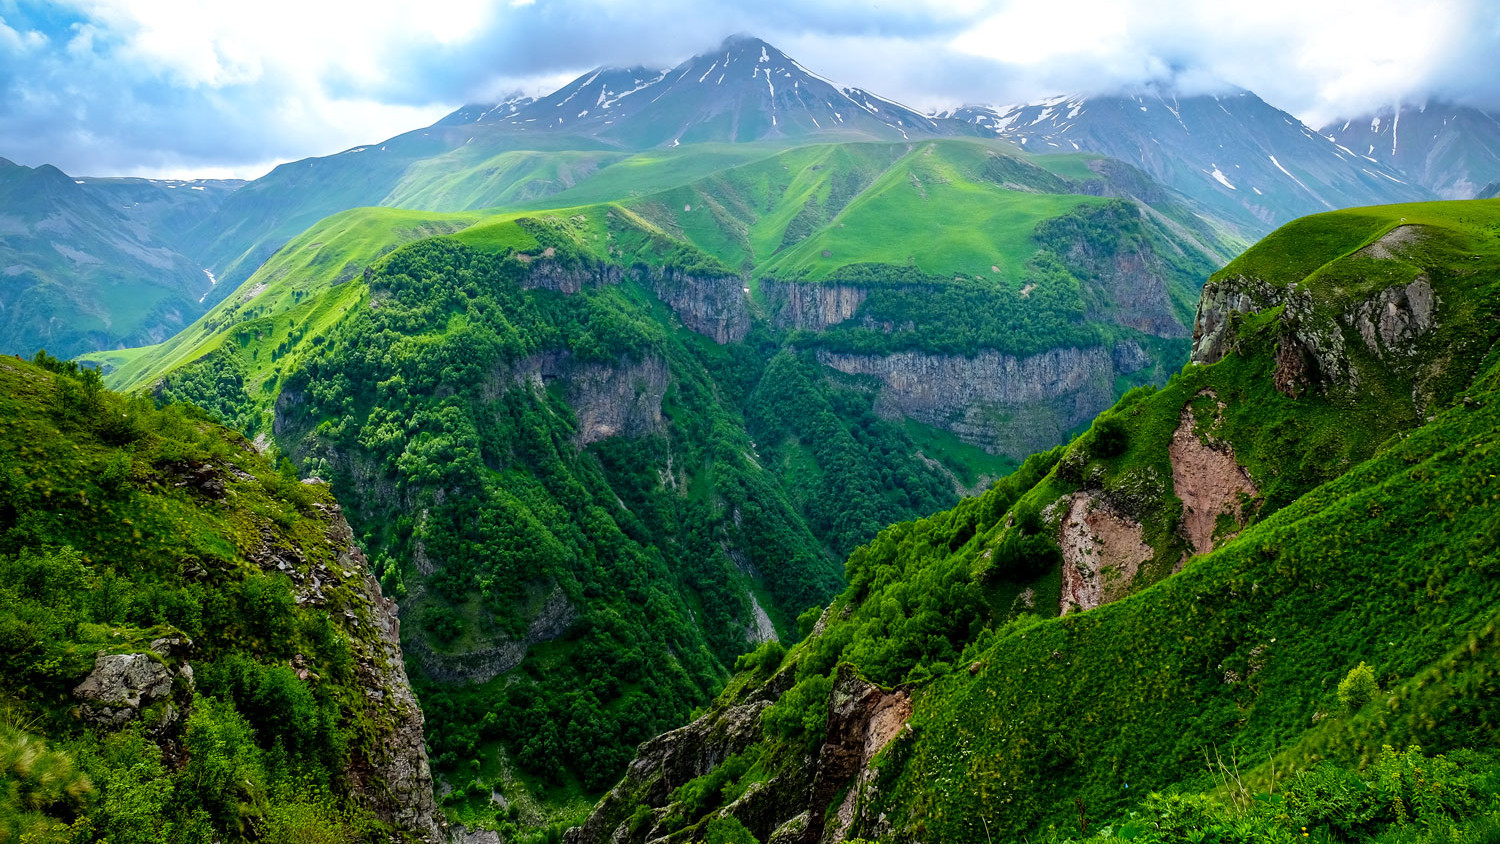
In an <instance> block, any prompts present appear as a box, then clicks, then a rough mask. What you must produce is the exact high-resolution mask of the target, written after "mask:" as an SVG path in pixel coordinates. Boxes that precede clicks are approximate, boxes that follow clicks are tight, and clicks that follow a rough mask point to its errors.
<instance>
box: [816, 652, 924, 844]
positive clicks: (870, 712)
mask: <svg viewBox="0 0 1500 844" xmlns="http://www.w3.org/2000/svg"><path fill="white" fill-rule="evenodd" d="M911 712H912V705H911V695H910V694H909V693H908V692H907V691H906V690H905V689H897V690H896V691H893V692H888V691H886V690H884V689H882V688H880V687H879V686H877V685H875V684H874V683H870V682H868V681H866V680H865V679H864V678H862V677H860V676H859V674H858V673H857V672H856V671H855V670H854V668H853V667H852V666H850V665H848V664H844V665H841V666H839V674H838V679H837V680H836V681H835V682H834V686H833V697H832V699H831V700H830V701H829V707H828V727H827V731H826V736H825V739H824V741H823V746H822V747H821V748H820V749H819V751H818V774H817V777H815V778H814V780H813V787H812V796H811V798H810V802H809V804H808V807H807V808H808V812H807V817H808V824H807V829H806V831H805V832H804V833H803V837H802V840H803V841H807V842H812V841H820V840H828V841H842V840H843V839H844V837H845V835H846V834H847V833H848V831H849V828H850V827H851V826H852V825H853V824H854V822H855V820H856V818H855V811H856V807H857V806H859V805H861V804H862V803H864V802H867V801H868V800H869V799H870V797H871V796H872V795H871V794H870V793H869V790H870V789H871V788H872V787H873V786H872V783H871V780H872V779H873V778H872V777H871V771H870V762H871V760H873V759H874V758H875V756H876V754H878V753H880V751H882V750H884V749H885V748H886V745H888V744H890V743H891V741H892V740H894V739H895V738H896V737H897V736H898V735H900V734H901V732H902V730H904V729H905V727H906V722H907V721H909V720H910V719H911ZM846 786H849V788H848V790H847V792H846V793H845V796H844V800H843V801H842V802H841V803H840V804H839V807H838V809H837V810H836V811H835V812H834V813H833V816H832V817H831V818H827V813H826V811H824V810H825V809H826V808H827V807H828V806H829V804H830V803H831V802H832V801H833V798H834V796H836V795H837V794H838V792H839V791H840V790H842V789H844V788H845V787H846ZM825 818H827V820H826V821H825Z"/></svg>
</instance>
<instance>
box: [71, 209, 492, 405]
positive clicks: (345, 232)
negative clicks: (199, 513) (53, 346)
mask: <svg viewBox="0 0 1500 844" xmlns="http://www.w3.org/2000/svg"><path fill="white" fill-rule="evenodd" d="M477 219H479V215H475V214H435V213H430V212H413V211H402V210H398V209H389V208H356V209H354V210H352V211H345V212H343V213H341V214H335V215H333V216H332V217H329V218H328V219H326V220H323V221H322V222H320V223H319V224H318V225H316V226H313V227H312V228H310V229H308V230H307V231H306V232H303V233H302V234H301V235H299V236H298V237H297V238H296V239H294V240H293V241H292V242H291V243H288V244H287V245H286V247H285V248H283V249H281V250H280V251H278V252H277V254H276V255H275V256H273V257H272V259H271V260H270V261H268V262H267V263H266V264H265V265H264V266H262V267H261V268H260V269H259V270H257V271H256V272H255V274H254V275H253V276H252V277H251V278H250V279H249V280H248V281H246V282H245V284H244V285H243V286H242V287H241V289H239V290H237V291H235V292H234V293H231V294H230V295H229V296H228V297H226V298H225V299H224V300H223V301H222V302H220V303H219V304H218V305H216V306H214V308H213V309H212V310H210V311H209V312H208V313H207V314H205V315H204V316H202V317H201V318H199V319H198V320H197V321H195V322H194V323H193V324H192V325H191V326H189V327H188V328H187V329H185V330H184V331H182V332H181V333H179V334H177V335H176V336H174V337H172V339H170V340H168V341H166V342H164V343H161V344H158V345H156V346H149V347H143V348H136V349H126V350H122V351H117V352H114V351H110V352H96V353H93V354H89V355H85V356H83V357H82V358H81V359H82V360H85V361H88V362H91V363H96V364H99V365H101V366H103V367H105V368H106V369H107V371H108V372H109V378H108V380H109V383H110V385H111V386H112V387H114V388H116V389H120V390H135V389H140V388H142V387H146V386H149V385H150V384H152V383H153V382H155V381H156V380H157V379H159V378H160V377H161V376H163V375H165V374H167V373H169V372H172V371H174V370H176V369H179V368H181V367H182V366H184V365H186V364H188V363H191V362H193V361H196V360H199V359H200V358H203V357H204V356H206V355H208V354H209V353H211V352H213V351H214V350H216V349H218V348H219V347H220V346H222V345H223V344H224V343H226V342H228V341H229V340H230V339H231V337H238V338H244V337H245V336H246V335H247V334H253V335H255V339H256V342H257V344H258V346H265V347H266V348H268V349H274V348H275V347H276V346H278V345H280V344H281V342H282V341H284V340H285V338H286V335H287V333H288V332H289V331H290V330H291V326H293V325H295V326H296V327H297V328H299V329H301V331H302V332H303V333H311V334H313V335H315V334H317V333H318V331H321V330H323V329H325V328H326V327H327V326H328V325H329V324H330V323H331V320H332V319H334V318H336V317H337V315H339V314H341V313H343V312H344V311H346V310H347V309H348V307H349V304H350V302H351V299H350V297H349V295H348V294H351V293H354V294H356V295H355V297H354V298H357V291H358V290H360V285H359V284H357V283H356V284H353V285H350V284H346V283H347V282H350V281H356V282H357V281H358V280H359V277H360V275H361V274H362V273H363V272H364V270H365V268H366V267H368V266H369V265H370V264H371V263H373V262H374V261H375V260H376V259H378V258H379V257H380V256H381V255H384V254H385V253H387V252H389V251H390V250H392V249H394V248H395V247H397V246H399V245H401V244H403V243H407V242H410V241H412V240H417V239H420V238H424V237H431V236H433V235H436V234H443V233H446V232H451V231H455V230H458V229H461V228H464V227H466V226H468V225H470V224H472V223H473V222H475V221H476V220H477ZM329 291H335V292H334V293H333V294H332V295H325V294H328V293H329ZM272 338H274V340H275V342H271V343H269V344H267V343H265V340H268V339H272ZM241 342H242V345H243V344H244V343H245V342H246V341H244V340H243V339H242V340H241ZM247 364H248V365H249V366H250V368H251V372H252V373H253V374H252V375H251V379H252V381H253V382H255V383H256V384H258V383H259V382H261V381H263V380H264V379H265V378H266V377H268V376H269V374H270V373H271V372H273V371H278V370H284V369H285V364H280V365H278V363H277V362H276V361H273V360H272V359H271V356H270V355H269V354H267V355H266V356H264V358H262V357H260V356H259V355H255V354H253V353H252V357H251V360H250V361H248V362H247Z"/></svg>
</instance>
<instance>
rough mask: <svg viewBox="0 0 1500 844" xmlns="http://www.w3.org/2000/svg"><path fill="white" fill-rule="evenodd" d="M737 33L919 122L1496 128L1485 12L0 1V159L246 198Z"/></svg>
mask: <svg viewBox="0 0 1500 844" xmlns="http://www.w3.org/2000/svg"><path fill="white" fill-rule="evenodd" d="M732 33H750V34H753V35H755V36H757V37H760V38H764V39H765V40H767V41H769V42H771V43H773V44H775V45H777V46H778V47H780V48H781V49H783V50H785V51H786V52H787V53H788V54H790V55H791V56H793V57H794V58H796V59H797V60H798V61H800V62H801V63H802V64H804V65H806V66H807V67H808V68H810V69H812V70H814V71H816V72H818V73H820V74H822V75H824V76H828V77H830V78H833V79H836V80H838V81H840V82H842V83H844V84H850V85H858V86H860V87H862V88H866V89H869V90H872V91H875V92H878V93H880V94H882V95H885V96H889V97H892V98H893V99H897V100H900V101H902V102H906V103H908V104H910V105H913V106H916V107H926V108H940V107H947V106H953V105H958V104H962V103H997V104H1000V103H1007V102H1018V101H1027V100H1034V99H1038V98H1041V97H1045V96H1048V95H1051V94H1055V93H1059V92H1065V91H1068V92H1098V93H1105V92H1114V91H1129V90H1140V89H1142V88H1143V86H1147V85H1154V86H1158V87H1159V86H1162V85H1167V86H1170V87H1171V88H1172V89H1173V90H1176V91H1179V92H1181V93H1194V92H1205V91H1216V90H1230V89H1232V88H1236V87H1239V88H1246V89H1250V90H1253V91H1255V92H1256V93H1257V94H1259V95H1260V96H1262V97H1263V98H1264V99H1266V100H1267V101H1268V102H1270V103H1272V104H1274V105H1276V106H1278V107H1281V108H1284V109H1287V110H1288V111H1291V112H1293V113H1294V114H1297V115H1298V116H1299V117H1302V118H1303V119H1304V120H1305V121H1307V122H1308V123H1310V124H1312V125H1320V124H1322V123H1325V122H1328V121H1330V120H1333V119H1335V118H1340V117H1349V116H1354V115H1358V114H1361V113H1364V112H1368V111H1371V110H1374V109H1376V108H1379V107H1381V106H1383V105H1387V104H1389V103H1392V102H1394V101H1397V100H1406V101H1411V100H1419V99H1425V98H1441V99H1448V100H1453V101H1457V102H1462V103H1466V104H1470V105H1477V106H1480V107H1485V108H1493V107H1495V106H1496V105H1500V73H1496V72H1495V71H1496V70H1500V67H1497V66H1496V65H1497V63H1496V60H1495V58H1494V56H1495V55H1496V48H1497V47H1500V15H1497V14H1496V13H1495V11H1494V8H1493V6H1492V5H1491V4H1490V3H1488V2H1487V0H1435V2H1427V3H1420V4H1413V3H1410V2H1401V0H1358V2H1355V0H1260V2H1256V3H1243V2H1234V3H1229V2H1198V3H1192V4H1185V3H1181V2H1175V0H1174V2H1167V0H1072V2H1067V3H1051V4H1038V3H1035V2H977V1H976V0H956V2H955V0H947V2H935V0H934V1H931V2H907V3H889V4H886V3H882V4H879V5H874V4H868V3H863V2H853V0H826V2H806V1H805V0H804V2H792V0H768V2H766V3H761V4H757V5H756V7H755V8H753V9H752V8H747V7H745V6H744V5H742V4H739V3H733V2H728V0H707V1H706V2H704V0H640V1H639V2H631V3H624V2H618V0H449V2H443V3H437V4H411V3H407V2H403V0H366V2H362V3H358V4H346V3H327V2H317V1H316V0H267V2H264V3H259V4H225V3H220V2H216V0H178V2H173V3H162V4H141V3H135V2H130V0H64V1H63V2H56V3H37V2H29V0H0V139H3V144H0V154H3V155H5V156H7V157H9V158H13V159H15V160H17V161H19V162H21V163H23V164H28V165H36V164H41V163H44V162H46V163H52V164H56V165H57V166H59V167H61V168H63V169H64V170H66V171H67V172H70V173H81V174H89V175H113V174H172V175H185V174H196V175H240V176H255V175H258V174H259V173H261V172H264V171H265V170H266V169H268V168H269V167H270V166H272V165H273V164H274V163H276V162H278V161H285V160H290V159H295V158H300V157H304V156H308V155H320V154H326V153H329V152H334V151H336V150H339V149H343V148H347V147H350V146H354V145H357V144H359V143H361V142H369V141H374V140H379V139H381V138H384V137H388V136H390V135H394V134H397V133H399V132H401V131H404V130H408V129H412V128H415V127H418V126H422V125H425V124H427V123H430V122H432V121H434V120H436V119H437V118H438V117H440V116H441V115H442V114H444V113H446V112H447V111H449V110H451V109H452V108H454V107H456V106H458V105H460V104H462V103H465V102H475V101H483V100H496V99H499V98H500V97H501V96H502V95H503V94H504V93H506V92H509V91H513V90H516V89H520V90H524V91H526V92H527V93H545V92H546V91H548V90H550V89H552V88H555V87H557V86H559V85H561V84H563V83H564V82H566V81H567V80H568V79H570V78H571V77H572V76H574V75H576V74H578V73H580V72H583V71H585V70H587V69H588V68H591V67H595V66H598V65H616V66H622V67H629V66H636V65H647V66H660V67H666V66H670V65H672V64H674V63H676V62H678V61H681V60H682V59H684V58H686V57H687V56H689V55H691V54H693V53H696V52H701V51H704V50H711V49H714V47H715V45H717V44H719V43H720V42H721V41H722V40H723V39H724V38H725V37H726V36H728V35H730V34H732Z"/></svg>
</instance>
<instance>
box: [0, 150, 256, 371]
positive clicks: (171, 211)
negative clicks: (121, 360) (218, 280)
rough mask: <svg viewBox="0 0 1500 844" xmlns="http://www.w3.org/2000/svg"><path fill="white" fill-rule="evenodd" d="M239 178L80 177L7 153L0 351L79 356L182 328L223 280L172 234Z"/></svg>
mask: <svg viewBox="0 0 1500 844" xmlns="http://www.w3.org/2000/svg"><path fill="white" fill-rule="evenodd" d="M239 184H240V183H238V182H224V181H214V180H192V181H166V182H162V181H155V182H153V181H147V180H144V179H75V178H72V177H70V176H68V175H66V174H65V173H63V172H62V171H61V170H58V169H57V168H56V167H50V166H45V165H44V166H42V167H37V168H35V169H33V168H30V167H22V166H20V165H18V164H13V163H11V162H9V161H6V160H4V159H0V208H3V211H0V349H4V350H6V351H8V352H25V353H26V354H27V355H30V354H32V353H33V352H35V351H36V350H37V349H40V348H42V347H46V348H48V349H50V350H52V352H53V353H55V354H58V355H61V356H64V357H72V356H74V355H77V354H80V353H82V352H87V351H92V350H95V349H101V348H118V347H120V346H122V345H132V346H133V345H144V344H148V343H159V342H161V341H163V340H166V339H167V338H169V337H171V336H172V335H173V334H176V333H177V332H178V331H180V330H181V329H182V328H184V327H186V326H187V325H188V324H189V323H191V322H192V321H193V320H194V319H197V318H198V317H199V316H201V315H202V314H203V312H204V310H206V309H207V307H208V306H207V305H205V304H203V302H204V300H205V298H207V297H208V296H209V295H210V294H211V293H212V292H213V291H214V289H215V284H214V281H213V278H212V277H211V276H209V275H207V274H206V273H205V272H204V271H203V269H202V265H201V264H198V263H196V262H195V261H193V260H192V259H191V258H188V257H187V255H186V254H185V253H184V247H183V246H182V244H181V243H179V242H176V241H175V240H174V239H173V238H172V236H171V235H170V233H171V232H174V231H181V230H183V229H185V228H186V226H187V223H188V222H189V221H196V220H198V219H201V218H203V217H205V216H208V215H210V214H211V213H212V212H213V210H214V209H215V208H217V207H218V205H219V203H220V202H221V201H222V200H223V198H224V197H225V196H226V195H228V194H229V193H231V192H232V191H233V190H234V189H235V188H237V187H238V186H239Z"/></svg>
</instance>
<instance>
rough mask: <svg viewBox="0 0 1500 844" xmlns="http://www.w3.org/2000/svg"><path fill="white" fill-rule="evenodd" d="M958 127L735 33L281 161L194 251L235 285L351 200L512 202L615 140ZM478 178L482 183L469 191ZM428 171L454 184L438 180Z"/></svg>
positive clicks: (913, 133) (795, 136) (231, 205)
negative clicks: (665, 62)
mask: <svg viewBox="0 0 1500 844" xmlns="http://www.w3.org/2000/svg"><path fill="white" fill-rule="evenodd" d="M964 132H967V127H965V126H963V125H962V124H940V123H939V122H936V121H934V120H932V119H930V118H928V117H926V116H924V115H922V114H920V113H919V112H916V111H914V110H912V109H909V108H907V107H905V106H902V105H900V104H897V103H894V102H891V101H889V100H886V99H883V98H881V97H878V96H876V95H874V94H870V93H869V92H866V91H862V90H860V89H858V88H840V87H838V86H836V85H834V84H833V83H831V82H829V81H828V80H826V79H823V78H822V77H820V76H817V75H816V74H814V73H812V72H811V71H808V70H807V69H806V68H804V67H802V66H801V65H800V64H798V63H797V62H796V61H795V60H793V59H792V58H790V57H789V56H787V55H786V54H785V53H782V52H781V51H780V50H777V49H776V48H775V47H773V46H771V45H770V44H767V43H766V42H764V41H761V40H759V39H757V38H751V37H748V36H735V37H732V38H729V39H727V40H726V41H725V42H724V43H723V44H722V45H721V46H720V47H719V49H717V50H714V51H711V52H708V53H704V54H701V55H698V56H694V57H693V58H691V59H688V60H687V61H685V62H683V63H682V64H680V65H678V66H676V67H674V68H672V69H670V70H652V69H648V68H628V69H621V68H602V67H601V68H598V69H596V70H593V71H591V72H589V73H587V74H584V75H583V76H580V77H578V78H577V79H575V80H574V81H573V82H571V83H569V84H568V85H565V86H563V87H562V88H561V89H559V90H558V91H556V92H554V93H552V94H550V95H548V96H546V97H542V98H540V99H536V100H533V99H530V98H527V97H511V98H508V99H506V100H503V101H501V102H498V103H489V104H472V105H467V106H464V107H462V108H460V109H458V110H457V111H455V112H453V113H452V114H450V115H448V116H447V117H445V118H443V119H442V120H439V121H438V122H437V123H435V124H433V125H432V126H429V127H427V128H425V129H420V130H416V131H413V132H408V133H406V134H404V135H400V136H397V137H395V138H391V139H389V140H387V141H383V142H381V143H375V144H368V145H366V146H362V147H356V148H354V149H350V150H346V151H344V152H342V153H339V154H338V155H334V156H326V157H322V158H311V159H304V160H302V161H296V162H292V163H290V164H284V165H281V166H280V167H277V168H276V169H275V170H273V171H272V172H271V173H269V174H268V175H266V176H264V177H262V178H261V179H257V180H256V181H254V182H252V183H251V184H250V185H249V186H247V187H246V188H245V189H244V190H242V191H239V192H237V193H236V195H235V196H233V197H232V198H231V199H230V201H229V202H227V203H225V205H224V207H223V208H222V209H220V211H219V213H217V214H216V215H214V216H212V217H210V218H208V219H206V220H204V221H203V222H202V223H201V224H200V225H199V226H198V227H197V228H196V229H195V231H193V232H192V233H191V235H190V251H191V252H192V254H194V255H196V256H198V258H199V260H200V261H201V262H203V265H204V266H207V267H210V268H212V269H213V270H214V272H215V273H216V274H217V275H218V276H219V277H220V278H223V279H225V280H226V281H227V282H228V283H230V284H232V285H236V286H237V285H238V284H239V283H240V282H242V281H244V280H245V279H246V278H248V277H249V276H250V274H251V273H253V272H254V271H255V268H256V267H258V266H260V264H261V263H263V262H264V261H265V260H266V259H267V258H269V257H270V256H271V254H272V253H274V252H275V251H276V249H278V248H280V247H281V246H282V245H283V244H285V243H286V242H287V241H289V240H291V239H292V237H294V236H296V234H297V233H299V232H301V231H303V230H304V229H306V228H307V227H308V226H311V225H312V224H313V223H315V222H317V221H318V220H320V219H322V218H323V217H326V216H328V215H330V214H335V213H337V212H339V211H344V210H347V209H349V208H357V207H360V206H366V205H397V206H402V207H413V204H414V200H415V207H422V208H428V209H430V210H437V211H466V210H472V209H477V208H485V207H493V206H495V205H497V204H501V203H505V204H509V203H510V202H514V201H515V200H516V199H521V200H525V199H529V198H532V197H534V196H536V195H538V192H540V193H543V194H544V193H549V192H555V191H557V190H561V189H564V188H566V187H571V186H572V185H573V184H575V183H576V182H577V181H581V180H583V179H586V178H588V177H589V176H591V175H592V174H593V173H594V172H596V171H598V170H600V169H602V168H604V167H607V166H608V165H610V164H613V163H617V162H619V161H621V160H623V159H624V158H626V157H627V156H625V155H623V154H621V153H623V152H630V151H640V150H645V149H652V148H670V147H677V146H679V145H689V144H706V143H734V144H745V143H750V142H757V141H758V142H766V143H773V144H787V143H792V142H796V141H806V140H810V139H814V138H816V139H827V140H836V139H851V138H860V139H870V140H906V139H913V138H921V137H933V136H940V135H947V134H956V133H964ZM538 152H540V153H545V155H541V156H539V155H537V153H538ZM554 157H555V158H558V159H561V161H560V162H559V161H557V160H553V159H554ZM517 159H520V160H519V161H518V160H517ZM539 159H541V160H539ZM575 161H576V162H578V163H577V164H576V165H570V163H569V162H575ZM518 165H519V166H518ZM539 170H540V171H541V172H539ZM559 170H561V171H562V172H561V173H559V172H558V171H559ZM570 170H571V172H569V171H570ZM497 180H498V181H499V182H500V184H496V182H497ZM476 181H477V182H478V183H480V184H481V185H485V186H487V187H486V188H485V189H481V190H476V189H475V187H474V186H473V183H475V182H476ZM433 182H442V183H446V184H447V185H448V186H449V187H448V188H446V189H443V190H442V191H441V192H439V191H437V190H435V189H434V188H433V185H432V183H433ZM528 185H529V187H527V186H528ZM507 190H512V191H519V192H518V193H517V192H512V193H509V194H508V193H507V192H506V191H507ZM424 200H425V201H424Z"/></svg>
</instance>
